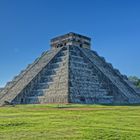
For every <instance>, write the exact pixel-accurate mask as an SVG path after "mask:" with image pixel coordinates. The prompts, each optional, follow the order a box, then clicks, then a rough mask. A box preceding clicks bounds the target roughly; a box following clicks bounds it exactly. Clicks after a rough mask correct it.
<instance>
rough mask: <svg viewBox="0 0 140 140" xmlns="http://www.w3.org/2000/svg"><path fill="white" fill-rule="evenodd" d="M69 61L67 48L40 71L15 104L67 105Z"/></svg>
mask: <svg viewBox="0 0 140 140" xmlns="http://www.w3.org/2000/svg"><path fill="white" fill-rule="evenodd" d="M67 59H68V54H67V47H65V48H63V49H62V50H61V51H60V52H59V53H58V54H57V55H56V56H55V57H54V58H53V59H52V60H51V62H50V63H49V64H48V65H46V67H44V68H43V69H42V70H41V71H40V73H39V74H38V75H37V76H36V77H35V78H34V79H33V80H32V81H31V83H30V84H29V85H28V86H27V87H26V88H25V89H24V90H23V91H22V93H21V94H20V95H19V96H17V97H16V98H15V100H14V101H13V103H24V104H32V103H60V102H61V103H67V102H68V70H67V69H68V63H67V62H68V60H67Z"/></svg>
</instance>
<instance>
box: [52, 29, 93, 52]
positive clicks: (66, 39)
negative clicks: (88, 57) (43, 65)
mask: <svg viewBox="0 0 140 140" xmlns="http://www.w3.org/2000/svg"><path fill="white" fill-rule="evenodd" d="M66 45H72V46H79V47H82V48H88V49H90V46H91V38H89V37H86V36H83V35H80V34H77V33H73V32H70V33H68V34H65V35H61V36H58V37H55V38H53V39H51V47H52V48H53V49H54V48H59V47H64V46H66Z"/></svg>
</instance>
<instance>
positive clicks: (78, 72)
mask: <svg viewBox="0 0 140 140" xmlns="http://www.w3.org/2000/svg"><path fill="white" fill-rule="evenodd" d="M73 36H74V37H75V36H76V37H78V38H79V37H80V39H81V41H82V44H84V43H85V44H84V45H83V46H81V42H80V41H79V40H78V41H76V43H75V42H74V44H73V40H70V38H68V37H71V38H73ZM65 38H66V39H65ZM74 39H75V38H74ZM83 39H85V40H86V41H87V40H88V41H89V39H88V38H87V37H84V36H81V35H80V36H79V35H77V34H74V33H72V34H67V35H65V36H61V37H59V38H55V39H54V40H52V42H53V44H52V46H53V48H52V49H51V50H50V51H47V52H45V53H43V54H42V55H41V57H39V58H38V59H37V60H35V62H34V63H33V64H31V65H29V66H28V67H27V68H26V69H25V70H24V71H22V72H21V73H20V74H19V75H18V76H16V77H15V78H14V79H13V80H12V81H11V82H9V83H8V84H7V85H6V86H5V88H4V89H1V91H0V105H3V104H5V102H9V103H13V104H44V103H86V104H93V103H95V104H137V103H140V93H139V90H137V89H135V87H134V85H132V84H131V83H130V82H129V81H128V79H127V78H126V76H124V75H121V74H120V72H119V71H118V70H116V69H114V68H113V67H112V65H111V64H110V63H107V62H106V61H105V59H104V58H103V57H100V56H99V55H98V54H97V53H96V52H95V51H91V50H90V49H89V48H88V47H89V46H88V45H89V44H88V42H84V43H83ZM61 40H64V42H63V41H61ZM65 40H66V41H67V43H66V42H65ZM60 42H63V43H64V44H60ZM71 42H72V44H71ZM78 43H80V45H79V44H78ZM87 44H88V45H87Z"/></svg>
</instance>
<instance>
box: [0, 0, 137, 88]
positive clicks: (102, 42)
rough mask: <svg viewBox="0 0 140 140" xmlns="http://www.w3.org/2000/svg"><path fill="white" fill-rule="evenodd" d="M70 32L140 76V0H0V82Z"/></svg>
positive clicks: (123, 70) (124, 70)
mask: <svg viewBox="0 0 140 140" xmlns="http://www.w3.org/2000/svg"><path fill="white" fill-rule="evenodd" d="M68 32H75V33H79V34H82V35H86V36H88V37H91V38H92V49H93V50H95V51H97V52H98V54H99V55H100V56H103V57H105V59H106V61H107V62H110V63H112V64H113V66H114V67H115V68H117V69H119V70H120V72H121V73H122V74H125V75H128V76H130V75H132V76H133V75H135V76H138V77H140V1H139V0H0V87H3V86H4V85H5V84H6V83H7V82H8V81H10V80H12V78H13V77H14V76H16V75H18V74H19V73H20V71H21V70H23V69H25V68H26V66H27V65H28V64H30V63H32V62H33V61H34V60H35V59H36V58H37V57H39V56H40V55H41V53H42V52H44V51H46V50H49V49H50V45H49V44H50V39H51V38H53V37H56V36H58V35H63V34H65V33H68Z"/></svg>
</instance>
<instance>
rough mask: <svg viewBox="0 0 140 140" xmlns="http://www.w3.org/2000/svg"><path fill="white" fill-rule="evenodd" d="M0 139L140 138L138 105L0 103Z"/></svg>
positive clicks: (112, 139)
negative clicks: (0, 104)
mask: <svg viewBox="0 0 140 140" xmlns="http://www.w3.org/2000/svg"><path fill="white" fill-rule="evenodd" d="M0 140H140V106H103V105H77V104H70V105H17V106H15V107H8V106H7V107H0Z"/></svg>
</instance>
